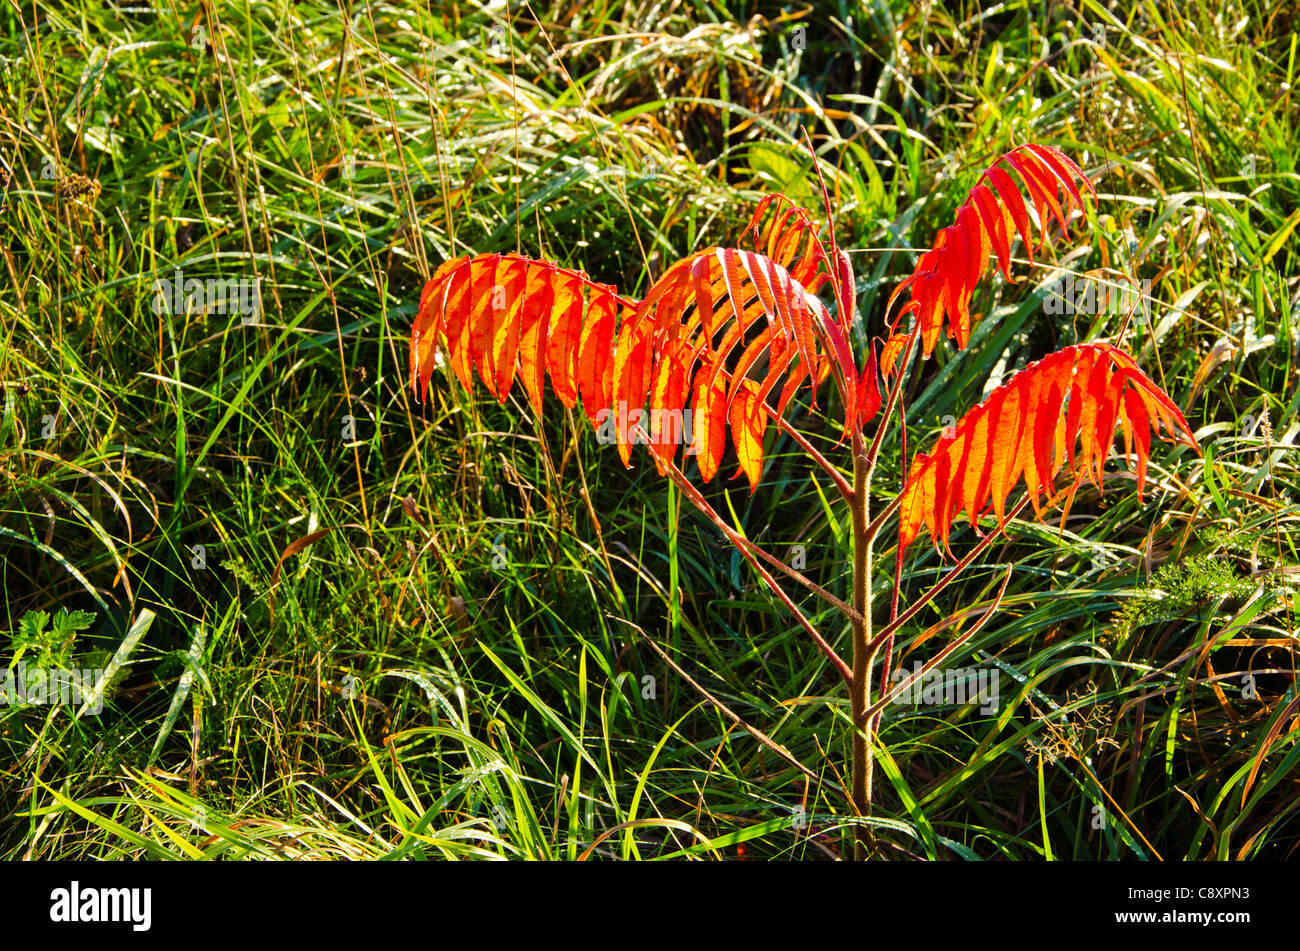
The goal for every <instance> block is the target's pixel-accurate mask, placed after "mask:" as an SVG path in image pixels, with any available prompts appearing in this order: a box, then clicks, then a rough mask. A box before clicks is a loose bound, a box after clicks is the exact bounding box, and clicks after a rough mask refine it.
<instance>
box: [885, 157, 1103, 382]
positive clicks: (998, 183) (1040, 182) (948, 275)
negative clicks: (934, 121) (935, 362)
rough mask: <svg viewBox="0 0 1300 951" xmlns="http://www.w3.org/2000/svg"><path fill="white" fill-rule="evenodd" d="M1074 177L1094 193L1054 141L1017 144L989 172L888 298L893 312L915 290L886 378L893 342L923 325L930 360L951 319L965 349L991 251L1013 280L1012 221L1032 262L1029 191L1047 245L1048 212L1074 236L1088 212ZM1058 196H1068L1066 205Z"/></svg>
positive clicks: (888, 352) (889, 347)
mask: <svg viewBox="0 0 1300 951" xmlns="http://www.w3.org/2000/svg"><path fill="white" fill-rule="evenodd" d="M1008 169H1009V170H1010V171H1008ZM1012 172H1014V173H1015V175H1016V176H1018V177H1019V179H1020V183H1021V187H1017V185H1016V179H1015V178H1014V177H1013V176H1012V174H1011V173H1012ZM1076 180H1077V181H1079V182H1082V183H1083V186H1084V187H1085V188H1086V189H1088V191H1090V192H1091V191H1093V188H1092V183H1091V182H1090V181H1088V178H1087V176H1086V175H1084V174H1083V172H1082V170H1080V168H1079V166H1077V165H1076V164H1075V163H1074V162H1073V161H1071V159H1070V158H1068V157H1067V156H1066V155H1065V154H1064V153H1063V152H1061V151H1060V150H1059V149H1055V148H1053V147H1052V146H1050V145H1032V144H1031V145H1022V146H1019V147H1018V148H1015V149H1012V150H1011V151H1010V152H1007V153H1006V154H1005V155H1003V156H1002V157H1001V158H999V159H998V160H997V161H996V162H994V163H993V165H992V166H990V167H989V168H988V169H986V170H985V171H984V174H983V175H981V176H980V179H979V181H978V182H976V184H975V187H974V188H972V189H971V191H970V194H969V195H968V196H967V198H966V201H965V203H964V204H963V205H962V206H961V208H959V209H958V210H957V215H956V219H955V220H954V222H953V223H952V224H951V225H949V226H948V227H947V228H944V229H943V230H942V231H940V232H939V233H938V234H937V235H935V238H934V243H933V244H932V245H931V247H930V250H928V251H926V252H925V253H924V254H922V255H921V257H920V258H919V259H918V260H917V262H916V267H915V268H914V269H913V271H912V274H911V275H910V276H908V277H907V279H906V280H904V281H903V282H902V283H901V284H899V286H898V287H897V288H895V290H894V292H893V294H891V295H890V298H889V310H892V309H893V306H894V303H895V301H897V300H898V299H899V297H900V296H902V294H903V293H904V291H907V292H909V293H910V300H908V301H907V303H906V304H905V305H904V306H903V307H902V309H901V310H900V311H899V312H898V315H897V316H896V318H895V319H894V323H893V327H894V333H893V334H892V335H891V337H890V339H889V340H887V341H886V343H885V349H884V351H883V353H882V361H881V362H882V364H883V369H884V372H885V374H886V376H890V375H892V374H893V373H894V372H895V369H896V368H895V367H894V359H893V358H896V357H897V355H898V353H899V352H900V350H901V345H900V344H898V343H896V342H895V341H896V340H899V339H901V338H904V337H907V336H909V335H911V334H913V333H915V332H916V331H917V330H919V331H920V333H921V351H922V355H923V356H924V357H929V356H930V354H931V353H933V352H934V347H935V344H936V343H937V342H938V339H939V332H940V330H941V329H942V328H943V326H944V323H945V321H944V318H945V317H946V318H947V328H948V336H949V337H951V338H953V340H954V342H955V343H956V345H957V347H958V348H959V349H960V348H964V347H965V346H966V344H967V342H968V341H969V340H970V331H971V313H970V303H971V299H972V297H973V295H974V292H975V287H976V285H978V284H979V282H980V280H981V279H982V278H983V276H984V272H985V270H986V269H987V266H988V262H989V259H990V256H993V257H994V258H995V259H996V261H997V265H998V267H999V268H1001V270H1002V272H1003V274H1005V275H1006V277H1007V279H1008V280H1010V279H1011V269H1010V262H1011V228H1010V227H1009V222H1008V218H1009V219H1010V223H1014V225H1015V230H1016V232H1017V233H1018V234H1019V235H1020V240H1021V242H1022V243H1023V244H1024V247H1025V251H1026V253H1027V254H1028V256H1029V260H1030V262H1031V263H1032V262H1033V259H1034V254H1033V251H1034V249H1033V237H1034V224H1033V222H1032V221H1031V220H1030V217H1029V212H1028V209H1027V208H1026V205H1025V200H1024V197H1023V194H1028V196H1029V200H1030V201H1031V202H1032V203H1033V205H1034V210H1035V214H1036V216H1037V219H1038V222H1037V223H1038V231H1039V234H1040V238H1039V245H1040V246H1041V245H1042V244H1043V243H1044V242H1046V240H1047V228H1048V214H1049V213H1050V215H1051V218H1052V220H1054V221H1055V222H1056V223H1057V224H1059V225H1060V227H1061V232H1062V234H1064V235H1067V236H1068V234H1069V228H1068V225H1069V219H1070V217H1071V215H1073V214H1074V212H1075V211H1076V210H1082V206H1083V198H1082V196H1081V194H1080V192H1079V189H1078V186H1077V185H1076V184H1075V182H1076ZM990 186H991V187H990ZM1060 195H1064V196H1065V201H1064V205H1062V202H1061V200H1060V197H1059V196H1060ZM999 200H1000V203H999ZM908 314H911V315H912V317H913V327H912V329H911V330H907V331H900V330H898V329H897V328H898V324H899V322H900V321H901V320H902V319H903V318H904V317H906V316H907V315H908Z"/></svg>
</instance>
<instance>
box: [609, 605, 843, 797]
mask: <svg viewBox="0 0 1300 951" xmlns="http://www.w3.org/2000/svg"><path fill="white" fill-rule="evenodd" d="M606 617H608V618H609V619H610V620H613V621H618V622H619V623H620V624H624V625H626V626H627V627H630V628H632V630H634V631H636V632H637V633H638V634H640V635H641V639H642V640H644V641H645V642H646V643H647V644H649V645H650V649H651V650H653V651H654V652H655V653H656V654H658V655H659V659H660V660H662V661H663V662H664V663H665V664H667V665H668V666H669V667H671V668H672V669H673V671H674V672H675V673H676V674H677V676H679V677H681V678H682V679H683V680H685V681H686V682H687V683H688V684H690V685H691V687H692V688H694V690H695V691H696V692H697V693H699V694H700V695H701V696H702V697H704V699H705V700H707V701H709V703H711V704H713V705H714V706H715V707H717V708H718V710H720V711H721V712H722V713H723V715H724V716H726V717H727V719H729V720H730V721H731V722H732V723H734V724H736V725H737V726H739V727H741V728H742V729H744V730H745V731H746V732H747V733H749V735H750V736H752V737H753V738H754V739H756V740H758V742H760V743H762V744H763V745H764V746H765V747H767V748H768V749H769V750H771V751H772V752H773V753H775V754H776V755H777V756H779V757H781V759H783V760H785V761H786V762H787V763H789V764H790V765H791V766H793V767H794V768H795V769H797V770H799V772H801V773H803V774H804V775H805V776H807V777H808V778H809V779H811V780H813V782H815V783H817V784H818V785H820V784H822V783H823V782H824V780H823V779H822V777H820V776H818V775H817V774H816V773H814V772H813V771H812V770H811V769H809V768H808V767H807V766H805V765H804V764H803V763H801V762H799V761H798V760H797V759H795V757H794V754H793V753H791V752H790V751H789V750H787V749H786V748H785V747H784V746H782V745H781V744H780V743H778V742H776V740H774V739H772V738H771V737H770V736H768V735H767V734H766V733H764V732H763V731H762V730H759V729H757V728H756V727H752V726H750V725H749V724H748V723H746V722H745V721H744V720H742V719H741V718H740V717H739V716H737V715H736V714H735V713H733V712H732V711H731V710H730V709H729V708H728V707H727V705H726V704H725V703H723V702H722V701H721V700H719V699H718V698H717V697H715V696H714V695H713V694H711V693H709V692H708V691H707V690H705V689H704V688H703V687H702V686H700V685H699V684H698V683H696V682H695V680H694V679H692V677H691V675H690V674H688V673H687V672H686V671H684V670H682V668H681V667H679V666H678V665H677V663H676V662H675V661H674V660H673V659H672V658H671V657H669V656H668V654H667V653H666V652H665V651H664V649H663V648H662V647H660V646H659V645H658V644H656V643H655V642H654V638H652V637H651V636H650V635H649V634H647V633H646V632H645V631H643V630H642V629H641V628H640V627H638V626H637V625H635V624H633V623H632V622H631V621H628V620H626V619H625V618H621V617H615V616H614V615H606ZM840 792H841V793H844V794H845V798H846V799H847V798H848V794H847V792H845V790H843V789H841V790H840Z"/></svg>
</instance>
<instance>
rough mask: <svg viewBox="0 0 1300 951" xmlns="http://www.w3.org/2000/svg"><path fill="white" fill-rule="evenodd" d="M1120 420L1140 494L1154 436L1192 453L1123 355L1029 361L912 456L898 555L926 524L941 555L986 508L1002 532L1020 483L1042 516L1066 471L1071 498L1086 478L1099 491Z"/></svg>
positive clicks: (1163, 403) (1087, 349) (1110, 351)
mask: <svg viewBox="0 0 1300 951" xmlns="http://www.w3.org/2000/svg"><path fill="white" fill-rule="evenodd" d="M1062 411H1064V417H1063V416H1062ZM1116 421H1120V422H1121V424H1122V428H1123V431H1124V433H1125V457H1126V458H1131V456H1130V453H1131V451H1133V450H1136V453H1137V480H1138V494H1139V495H1140V494H1141V492H1142V488H1143V486H1144V485H1145V483H1146V468H1147V459H1148V457H1149V455H1150V447H1151V433H1152V432H1156V433H1157V435H1160V436H1161V437H1162V438H1164V439H1166V440H1168V441H1170V442H1182V443H1186V444H1187V445H1190V446H1192V447H1193V448H1195V447H1196V440H1195V438H1194V437H1193V435H1192V431H1191V428H1190V427H1189V426H1188V424H1187V420H1186V419H1184V418H1183V414H1182V413H1181V412H1180V411H1179V409H1178V407H1177V406H1176V405H1175V404H1174V402H1173V401H1172V400H1171V399H1169V397H1168V396H1167V395H1165V393H1164V392H1163V391H1162V390H1161V389H1160V388H1159V387H1158V386H1157V385H1156V384H1155V383H1153V382H1152V381H1151V380H1150V379H1149V378H1148V377H1147V376H1146V374H1144V373H1143V372H1142V371H1141V370H1140V369H1139V368H1138V366H1137V363H1136V362H1135V361H1134V360H1133V358H1132V357H1130V356H1129V355H1128V354H1126V353H1124V352H1123V351H1122V350H1117V349H1116V348H1114V347H1112V346H1110V345H1109V344H1104V343H1091V344H1080V345H1078V346H1073V347H1066V348H1065V349H1063V350H1060V351H1058V352H1057V353H1053V354H1051V355H1049V356H1047V357H1044V358H1043V359H1042V360H1039V361H1038V362H1037V363H1032V364H1030V365H1029V366H1028V367H1026V368H1025V369H1024V370H1022V371H1020V372H1019V373H1017V374H1016V375H1015V376H1014V377H1012V379H1011V380H1010V382H1008V383H1006V384H1004V385H1003V386H1000V387H998V388H997V389H996V390H994V391H993V392H992V393H991V394H989V397H988V399H986V400H985V401H984V402H983V403H981V404H980V405H979V406H976V407H975V408H974V409H972V410H971V411H970V412H968V413H967V414H966V415H965V416H964V417H962V419H961V421H960V422H958V423H957V425H956V426H954V427H952V428H951V429H950V430H949V431H948V432H947V433H945V434H944V435H943V437H941V438H940V440H939V442H938V443H937V444H936V446H935V448H934V450H933V451H932V452H930V453H929V454H925V453H918V454H917V456H916V458H915V459H914V460H913V462H912V466H911V469H910V470H909V472H908V477H907V485H906V488H905V489H904V490H903V497H902V501H901V505H900V508H899V528H898V544H899V551H900V553H901V552H902V551H903V550H904V549H905V548H907V546H908V545H910V544H911V543H912V542H913V541H914V540H915V539H916V536H917V535H918V534H919V533H920V530H921V528H922V527H925V528H928V529H929V531H930V535H931V537H932V538H933V540H934V543H935V546H936V547H942V548H943V549H945V550H946V549H947V547H948V535H949V530H950V529H951V526H952V523H953V521H954V520H955V519H956V518H957V516H958V515H959V514H960V513H961V512H963V511H964V512H966V513H967V517H968V519H969V520H970V522H971V524H972V525H973V524H975V522H976V520H977V519H978V518H979V516H980V515H981V514H982V513H983V512H984V511H985V510H986V509H987V508H988V506H989V504H990V503H991V504H992V507H993V513H994V515H995V516H996V518H997V521H998V526H999V528H1001V527H1002V524H1003V521H1004V512H1005V506H1006V500H1007V496H1008V495H1009V494H1010V492H1011V489H1012V488H1013V487H1014V485H1015V484H1016V482H1017V481H1018V480H1019V479H1021V478H1023V479H1024V481H1025V485H1026V488H1027V489H1028V492H1029V498H1030V500H1031V501H1032V502H1033V504H1034V510H1035V512H1037V513H1038V515H1039V516H1040V517H1041V515H1042V509H1041V507H1040V503H1039V499H1040V496H1041V495H1043V494H1044V493H1046V494H1047V495H1048V496H1049V498H1050V497H1051V494H1052V489H1053V482H1054V480H1055V477H1056V474H1057V473H1058V472H1059V471H1060V469H1061V468H1063V467H1065V468H1068V469H1069V470H1070V471H1071V472H1072V473H1073V474H1074V481H1073V483H1072V484H1071V485H1070V486H1069V487H1068V489H1067V492H1066V496H1065V498H1066V499H1067V502H1068V499H1070V498H1072V497H1073V495H1074V492H1075V491H1076V490H1077V489H1078V487H1079V485H1080V483H1081V482H1082V480H1083V479H1084V477H1087V478H1088V479H1089V480H1090V481H1091V482H1093V483H1094V484H1095V485H1096V486H1097V487H1098V488H1099V489H1100V488H1101V482H1102V466H1103V464H1104V462H1105V460H1106V456H1107V455H1108V453H1109V452H1110V447H1111V445H1112V444H1113V442H1114V434H1115V424H1116ZM1162 430H1163V432H1162ZM1076 443H1077V444H1079V446H1080V452H1079V453H1077V454H1076V452H1075V446H1076Z"/></svg>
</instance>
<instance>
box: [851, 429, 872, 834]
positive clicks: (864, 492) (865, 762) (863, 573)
mask: <svg viewBox="0 0 1300 951" xmlns="http://www.w3.org/2000/svg"><path fill="white" fill-rule="evenodd" d="M874 469H875V465H874V459H872V458H870V457H869V455H868V453H867V447H866V444H865V443H864V441H863V439H862V435H861V434H860V433H854V436H853V499H852V510H853V609H854V610H855V611H856V612H857V614H858V617H857V619H856V620H854V621H853V622H852V625H853V681H852V683H851V684H850V685H849V713H850V716H851V717H852V720H853V784H852V790H851V792H852V796H853V807H854V810H855V811H856V812H857V814H858V816H859V817H860V818H864V819H865V818H866V817H867V816H868V815H870V813H871V767H872V738H871V723H870V722H869V720H868V717H867V706H868V703H869V700H870V698H871V667H872V661H873V660H874V657H872V656H871V655H870V654H869V652H868V651H869V645H870V643H871V543H872V541H873V540H874V532H871V531H869V529H868V525H869V524H870V523H871V474H872V472H873V471H874ZM872 845H873V843H872V836H871V830H870V827H868V826H866V825H859V826H857V832H856V834H855V836H854V848H853V853H854V857H855V858H856V859H858V860H861V859H864V858H866V856H867V855H868V854H869V852H870V850H871V848H872Z"/></svg>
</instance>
